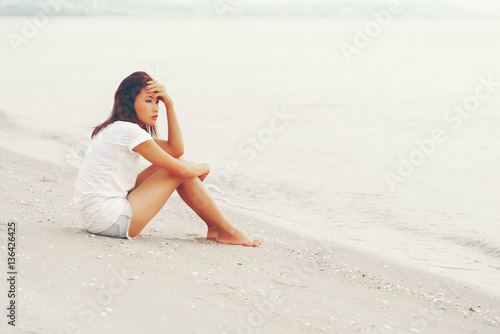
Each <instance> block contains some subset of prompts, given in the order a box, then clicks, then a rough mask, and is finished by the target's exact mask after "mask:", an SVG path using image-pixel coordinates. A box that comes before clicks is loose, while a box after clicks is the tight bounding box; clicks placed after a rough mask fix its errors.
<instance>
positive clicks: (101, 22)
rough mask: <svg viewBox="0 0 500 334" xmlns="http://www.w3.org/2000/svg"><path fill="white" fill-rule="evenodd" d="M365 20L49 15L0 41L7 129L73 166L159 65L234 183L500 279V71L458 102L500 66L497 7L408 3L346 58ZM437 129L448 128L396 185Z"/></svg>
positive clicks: (227, 180) (376, 239)
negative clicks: (452, 16)
mask: <svg viewBox="0 0 500 334" xmlns="http://www.w3.org/2000/svg"><path fill="white" fill-rule="evenodd" d="M364 23H365V22H363V21H360V20H355V21H349V20H335V21H333V20H326V19H325V20H321V19H318V20H309V19H306V20H285V19H282V20H273V21H270V20H259V19H234V20H224V21H220V20H217V19H213V20H162V19H155V20H148V19H130V18H77V19H76V18H51V21H50V22H49V24H48V25H47V26H46V27H45V28H44V29H41V30H40V31H39V34H38V36H37V37H36V38H34V39H32V40H30V41H29V43H28V44H27V45H23V46H22V47H21V48H20V50H19V53H17V54H16V53H14V52H13V51H12V49H11V48H10V46H9V45H8V44H5V45H1V47H2V50H7V52H6V54H5V60H4V62H3V63H2V65H0V66H1V72H0V77H1V79H0V117H1V120H2V122H1V124H0V129H1V132H0V140H1V145H2V146H6V147H9V148H12V149H15V150H16V151H19V152H22V153H25V154H28V155H33V156H36V157H38V158H44V159H47V160H51V161H55V162H57V163H61V164H70V165H75V167H76V165H77V163H78V157H79V156H80V155H82V154H83V152H84V149H85V147H86V145H87V143H88V132H89V130H90V128H91V126H95V125H96V124H97V123H98V122H100V121H101V120H103V119H104V118H105V117H106V116H107V115H108V113H109V111H110V109H111V104H112V96H113V93H114V90H115V89H116V87H117V86H118V84H119V82H120V81H121V80H122V79H123V78H124V77H125V76H126V75H128V74H130V73H131V72H133V71H135V70H147V71H150V72H153V73H152V74H153V75H154V76H156V77H160V79H162V81H163V83H164V84H165V86H166V87H167V90H168V91H169V93H170V94H171V95H172V97H173V99H174V101H175V106H176V110H177V113H178V117H179V119H180V122H181V126H182V129H183V133H184V138H185V144H186V145H185V146H186V149H187V153H186V156H187V158H188V159H192V160H196V161H207V162H209V163H210V164H211V166H212V173H211V176H210V178H209V179H207V184H208V186H210V189H211V191H212V192H213V193H214V195H215V196H216V197H218V198H219V200H221V201H225V202H227V203H230V204H231V205H233V206H234V207H236V208H244V209H246V210H253V211H255V212H260V213H263V214H264V215H265V216H267V217H270V219H271V218H272V217H277V218H279V219H278V220H279V222H280V224H282V225H284V226H285V227H291V226H292V227H293V226H295V227H296V226H301V227H304V228H307V229H308V230H309V231H310V232H311V234H315V235H317V236H318V237H321V236H324V235H326V234H328V235H334V236H335V238H337V239H338V240H343V241H344V242H347V243H349V244H351V245H354V246H356V247H362V248H364V249H368V250H371V251H373V252H379V253H381V254H384V255H386V256H391V257H394V258H398V259H400V260H401V261H404V262H406V263H414V264H415V265H416V266H417V265H418V266H421V267H424V268H427V269H429V270H433V271H436V272H439V273H441V274H445V275H448V276H453V277H457V278H461V279H464V280H467V281H469V282H471V283H472V284H474V285H479V286H481V287H483V288H485V289H488V290H491V291H494V292H496V293H500V290H498V287H499V286H500V282H499V280H500V275H499V271H500V255H499V247H500V224H498V221H499V218H500V212H499V210H498V207H500V206H499V204H500V203H499V201H500V196H499V192H500V191H499V189H500V176H499V174H498V170H499V169H498V168H499V167H500V157H499V155H498V147H499V145H498V144H499V142H500V138H499V136H498V128H499V125H500V114H499V113H498V109H499V106H500V88H498V87H495V89H496V91H495V92H494V93H493V94H492V95H491V96H490V97H489V98H488V99H486V100H484V101H480V104H479V105H478V107H477V109H475V110H474V111H473V112H471V113H470V114H468V115H467V116H463V117H462V118H461V120H460V124H459V125H458V126H457V123H455V122H450V121H447V120H446V118H445V115H446V113H447V111H448V110H449V109H450V108H453V106H454V105H456V104H460V103H463V101H464V99H465V98H467V97H468V96H471V95H473V94H474V92H475V89H476V87H477V85H478V84H479V82H480V80H479V79H478V78H479V77H483V78H488V76H492V77H493V79H494V81H495V82H498V81H500V71H499V65H498V64H499V63H498V59H500V49H499V48H498V47H497V45H498V33H499V31H500V23H499V22H498V21H492V20H489V21H471V20H448V21H439V20H430V21H429V20H427V21H419V20H401V19H398V20H394V22H393V23H392V24H391V25H390V26H389V27H388V28H387V29H386V30H385V31H384V32H383V33H382V34H380V35H379V36H377V37H376V39H374V40H373V41H372V43H371V44H370V46H369V47H367V48H366V49H363V50H361V52H360V54H358V55H356V56H355V57H353V62H352V63H347V62H346V60H345V58H344V57H343V55H342V52H341V51H340V49H339V45H340V43H341V42H351V41H352V38H353V36H354V27H356V26H357V25H363V24H364ZM0 25H1V26H2V28H3V29H4V30H6V31H9V30H12V31H14V30H16V29H18V28H19V25H20V21H19V19H18V18H9V19H5V20H2V22H1V23H0ZM152 28H154V29H155V31H157V33H156V34H155V36H154V37H152V36H148V35H147V34H144V31H145V30H150V29H152ZM2 43H6V42H5V40H4V41H3V42H2ZM2 52H4V51H2ZM283 113H285V114H286V115H288V117H289V118H286V117H285V118H286V120H281V121H279V120H276V117H278V116H277V115H278V114H280V115H283ZM456 115H457V114H455V116H456ZM165 121H166V120H165V116H164V115H161V116H160V118H159V124H160V130H161V132H162V133H163V134H165V133H166V126H165ZM273 125H274V126H273ZM435 129H441V131H442V132H443V133H444V135H445V136H446V140H445V141H444V142H443V143H440V144H437V145H436V147H435V148H434V149H433V150H432V153H431V154H429V155H428V156H427V155H426V156H425V157H424V158H425V159H424V160H425V161H423V162H422V164H421V165H419V166H414V170H413V172H412V173H411V175H409V176H408V177H406V178H405V179H404V181H401V182H398V183H397V184H396V186H395V187H394V189H391V187H389V185H388V183H387V181H386V178H385V175H386V173H387V172H393V173H397V170H398V167H399V164H400V157H402V158H403V159H407V160H408V159H409V157H410V155H411V154H412V152H415V151H416V150H418V145H417V144H416V143H415V141H423V140H425V139H428V138H431V136H432V132H433V131H434V130H435ZM259 136H260V139H257V138H259ZM255 140H258V142H257V144H255ZM230 161H233V162H235V161H236V162H237V163H238V164H239V167H240V168H241V170H240V172H238V173H234V172H232V168H230V167H228V162H230ZM283 222H290V226H287V225H288V224H287V223H283Z"/></svg>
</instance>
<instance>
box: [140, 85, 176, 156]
mask: <svg viewBox="0 0 500 334" xmlns="http://www.w3.org/2000/svg"><path fill="white" fill-rule="evenodd" d="M146 91H149V92H153V93H154V94H153V96H154V95H156V94H157V95H156V97H157V98H158V100H160V101H162V102H163V103H164V104H165V108H166V109H167V126H168V139H167V140H163V139H155V142H156V144H158V146H160V147H161V148H162V149H163V150H164V151H165V152H167V153H168V154H170V155H172V156H173V157H176V158H178V157H180V156H181V155H183V154H184V141H183V139H182V132H181V127H180V126H179V121H178V120H177V115H176V114H175V109H174V102H173V101H172V98H171V97H170V96H169V95H168V93H167V91H166V90H165V87H164V86H163V85H161V84H159V83H157V82H156V81H148V86H146Z"/></svg>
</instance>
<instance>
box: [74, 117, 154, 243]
mask: <svg viewBox="0 0 500 334" xmlns="http://www.w3.org/2000/svg"><path fill="white" fill-rule="evenodd" d="M152 139H153V138H152V137H151V135H150V134H149V133H148V132H147V131H145V130H143V129H142V128H141V127H140V126H139V125H137V124H135V123H131V122H123V121H116V122H114V123H111V124H110V125H108V126H107V127H106V128H104V129H103V130H101V131H100V132H99V133H98V134H97V135H96V136H95V137H94V138H93V139H92V143H91V145H90V147H89V148H88V150H87V152H86V153H85V156H84V158H83V160H82V164H81V166H80V171H79V172H78V176H77V178H76V183H75V194H74V197H73V201H74V203H75V207H76V209H77V211H78V213H79V215H80V217H81V218H82V222H83V225H84V226H85V228H86V229H87V230H88V231H89V232H92V233H99V232H102V231H104V230H106V229H107V228H109V227H110V226H111V225H113V223H114V222H115V221H116V220H117V219H118V217H119V216H120V214H121V212H122V210H123V208H124V206H125V203H126V196H127V195H128V192H129V191H130V190H132V189H134V187H135V182H136V180H137V174H138V173H139V158H140V155H139V153H137V152H135V151H133V150H132V149H133V148H134V147H136V146H137V145H139V144H141V143H143V142H145V141H147V140H152Z"/></svg>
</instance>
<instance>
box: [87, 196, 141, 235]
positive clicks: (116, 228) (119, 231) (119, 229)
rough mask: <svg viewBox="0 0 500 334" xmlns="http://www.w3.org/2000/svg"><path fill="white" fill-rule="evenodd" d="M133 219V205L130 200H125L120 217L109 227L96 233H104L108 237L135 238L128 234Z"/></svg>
mask: <svg viewBox="0 0 500 334" xmlns="http://www.w3.org/2000/svg"><path fill="white" fill-rule="evenodd" d="M131 221H132V207H131V206H130V203H129V201H128V200H126V201H125V207H124V208H123V211H122V213H121V214H120V217H118V219H117V220H116V221H115V222H114V223H113V225H111V226H110V227H108V228H107V229H105V230H104V231H102V232H99V233H94V234H96V235H102V236H106V237H114V238H123V239H133V238H132V237H130V236H129V235H128V229H129V227H130V222H131Z"/></svg>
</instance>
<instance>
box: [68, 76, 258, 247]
mask: <svg viewBox="0 0 500 334" xmlns="http://www.w3.org/2000/svg"><path fill="white" fill-rule="evenodd" d="M159 101H161V102H163V103H164V104H165V107H166V109H167V120H168V140H161V139H157V138H154V139H153V137H156V119H157V118H158V111H159V107H158V103H159ZM183 154H184V143H183V140H182V134H181V129H180V127H179V123H178V121H177V117H176V115H175V111H174V104H173V101H172V99H171V98H170V96H169V95H168V94H167V92H166V91H165V88H164V87H163V86H162V85H161V84H159V83H158V82H156V81H154V80H153V79H152V78H151V77H150V76H149V75H148V74H147V73H145V72H135V73H133V74H131V75H130V76H128V77H127V78H125V79H124V80H123V81H122V83H121V84H120V86H119V87H118V90H117V91H116V93H115V102H114V105H113V111H112V113H111V115H110V117H109V118H108V119H107V120H106V121H104V122H103V123H102V124H100V125H98V126H97V127H95V129H94V131H93V132H92V143H91V146H90V147H89V149H88V151H87V153H86V154H85V157H84V158H83V161H82V164H81V167H80V171H79V173H78V176H77V179H76V184H75V196H74V203H75V206H76V208H77V211H78V213H79V215H80V216H81V218H82V221H83V224H84V226H85V228H86V229H87V230H88V231H89V232H91V233H94V234H99V235H104V236H110V237H118V238H128V239H131V238H134V237H136V236H137V235H138V234H139V233H140V232H141V231H142V230H143V229H144V227H145V226H146V225H147V224H148V223H149V222H150V221H151V219H152V218H153V217H154V216H155V215H156V214H157V213H158V212H159V211H160V209H161V208H162V207H163V205H164V204H165V203H166V202H167V200H168V198H169V197H170V195H171V194H172V193H173V191H174V190H177V192H178V193H179V195H180V197H181V198H182V200H184V202H186V204H187V205H188V206H189V207H190V208H191V209H193V211H194V212H196V214H198V216H199V217H200V218H201V219H203V221H204V222H205V223H206V224H207V226H208V232H207V238H208V239H211V240H215V241H217V242H220V243H225V244H233V245H244V246H254V247H257V246H259V245H260V244H261V243H260V242H259V241H258V240H254V239H252V238H249V237H248V236H247V235H245V234H244V233H243V232H241V231H239V230H238V229H236V228H235V227H234V226H233V225H231V223H230V222H229V221H228V220H227V219H226V218H225V217H224V215H223V214H222V213H221V212H220V210H219V209H218V208H217V205H216V204H215V202H214V201H213V199H212V198H211V197H210V195H209V193H208V192H207V191H206V189H205V187H204V186H203V184H202V181H203V180H204V179H205V178H206V177H207V175H208V173H209V172H210V168H209V166H208V164H206V163H197V162H192V161H186V160H184V159H183V158H182V155H183ZM139 155H141V156H143V157H144V158H145V159H146V160H148V161H149V162H151V163H152V165H151V166H149V167H148V168H146V169H145V170H143V171H142V172H141V173H139V174H138V171H139Z"/></svg>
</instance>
